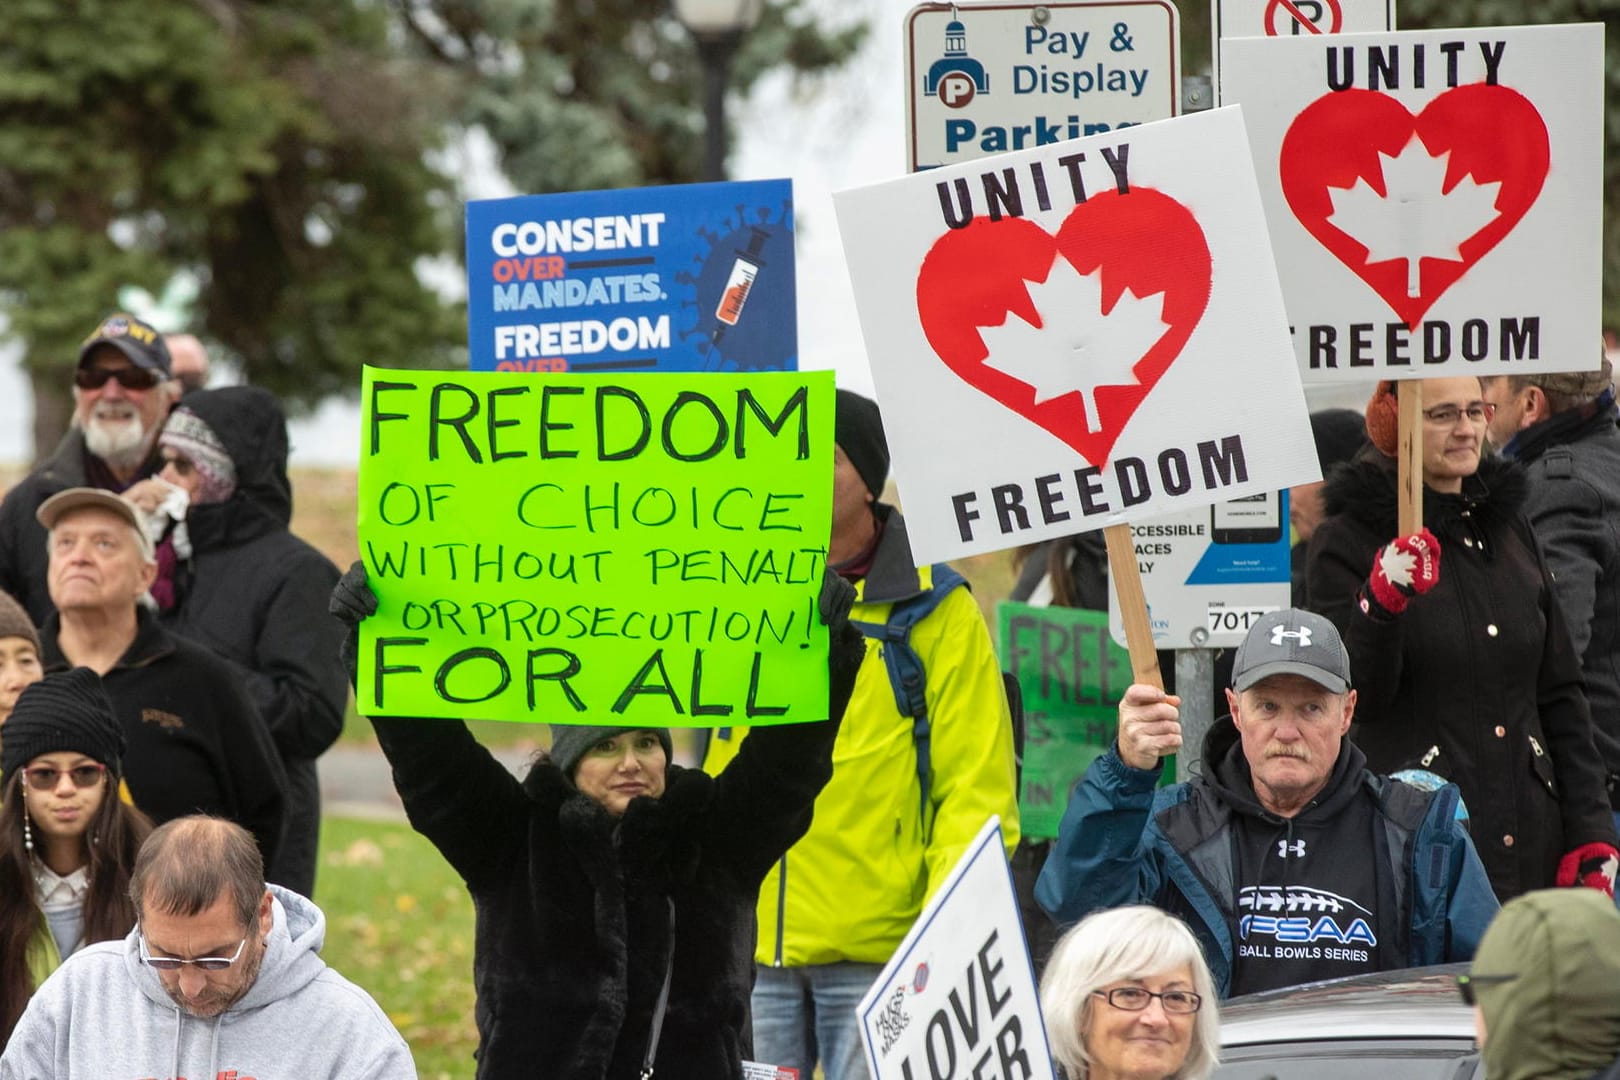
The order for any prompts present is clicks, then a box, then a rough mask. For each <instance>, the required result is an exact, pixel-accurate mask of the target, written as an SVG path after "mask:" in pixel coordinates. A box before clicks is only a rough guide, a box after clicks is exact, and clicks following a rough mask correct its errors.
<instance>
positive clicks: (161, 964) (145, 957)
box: [140, 934, 247, 971]
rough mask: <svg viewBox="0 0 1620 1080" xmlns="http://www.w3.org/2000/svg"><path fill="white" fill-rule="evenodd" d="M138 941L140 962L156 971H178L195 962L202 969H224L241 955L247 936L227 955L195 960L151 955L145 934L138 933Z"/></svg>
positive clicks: (201, 957)
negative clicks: (139, 943)
mask: <svg viewBox="0 0 1620 1080" xmlns="http://www.w3.org/2000/svg"><path fill="white" fill-rule="evenodd" d="M140 942H141V963H143V964H145V965H146V966H147V967H150V968H155V969H156V970H158V971H179V970H180V969H181V968H183V967H185V966H186V965H187V964H195V965H197V967H198V968H199V969H201V970H203V971H224V970H225V969H226V968H228V967H230V966H231V965H232V964H234V963H236V960H237V957H239V956H241V955H242V950H243V948H245V947H246V946H247V938H245V937H244V938H243V939H242V940H241V941H239V942H237V945H236V951H235V952H233V953H231V955H229V956H199V957H197V959H195V960H182V959H180V958H179V957H178V956H153V955H152V954H151V953H150V952H148V951H147V948H146V935H145V934H141V935H140Z"/></svg>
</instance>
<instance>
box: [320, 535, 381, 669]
mask: <svg viewBox="0 0 1620 1080" xmlns="http://www.w3.org/2000/svg"><path fill="white" fill-rule="evenodd" d="M326 610H327V611H328V612H330V613H331V614H332V615H333V616H334V617H336V618H337V619H338V620H339V621H340V622H342V623H343V624H344V625H345V626H347V627H348V628H349V632H348V634H347V635H345V636H344V638H343V644H342V645H339V646H338V659H339V660H341V661H342V662H343V666H344V668H345V670H347V671H348V673H349V685H350V686H351V687H353V686H354V685H355V683H356V675H357V673H358V671H359V667H360V620H361V619H364V618H367V617H369V616H372V615H375V614H376V613H377V594H376V593H374V592H372V591H371V586H370V585H367V584H366V564H365V563H363V562H361V561H360V560H359V559H356V560H355V561H354V565H353V566H350V567H349V568H348V569H347V570H345V571H344V572H343V576H342V577H340V578H338V583H337V584H336V585H334V586H332V598H331V599H330V600H328V601H327V602H326Z"/></svg>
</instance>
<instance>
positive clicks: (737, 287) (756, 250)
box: [709, 226, 770, 345]
mask: <svg viewBox="0 0 1620 1080" xmlns="http://www.w3.org/2000/svg"><path fill="white" fill-rule="evenodd" d="M748 231H749V232H750V233H751V234H752V235H750V236H749V238H748V250H746V251H738V252H737V261H736V262H734V263H732V264H731V275H730V276H729V277H727V278H726V287H725V288H724V289H723V290H722V291H721V293H720V305H719V306H718V307H716V308H715V309H714V317H715V318H716V319H718V320H719V323H720V325H718V326H716V327H715V328H714V333H712V334H710V335H709V340H710V341H713V342H714V343H715V344H716V345H718V344H719V343H720V339H721V338H723V337H725V336H726V329H727V328H728V327H732V326H736V325H737V320H739V319H741V318H742V312H743V305H744V304H746V303H747V302H748V294H749V292H750V291H752V290H753V288H754V281H755V280H756V279H758V277H759V272H760V271H761V270H763V269H764V268H765V260H764V259H763V258H761V256H760V252H761V251H763V250H764V248H765V241H766V240H769V239H770V234H769V233H767V232H765V230H764V229H761V228H759V227H758V226H752V227H750V228H749V230H748Z"/></svg>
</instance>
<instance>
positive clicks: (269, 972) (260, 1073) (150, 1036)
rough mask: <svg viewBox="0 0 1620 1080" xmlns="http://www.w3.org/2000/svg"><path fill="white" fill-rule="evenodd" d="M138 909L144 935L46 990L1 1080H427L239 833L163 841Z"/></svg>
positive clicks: (193, 822) (153, 839)
mask: <svg viewBox="0 0 1620 1080" xmlns="http://www.w3.org/2000/svg"><path fill="white" fill-rule="evenodd" d="M129 894H130V899H131V900H132V901H134V904H135V915H136V919H137V920H138V921H137V923H136V925H135V928H134V929H133V930H131V931H130V932H129V934H128V936H126V937H125V938H124V939H123V940H121V941H104V942H102V943H100V944H99V945H91V946H89V947H87V948H84V949H80V950H79V951H78V952H77V953H75V954H73V956H72V957H70V958H69V960H68V962H67V963H64V964H63V965H62V966H61V967H60V968H58V969H57V970H56V972H55V973H54V974H53V975H52V976H51V977H50V978H49V979H47V980H45V982H44V984H43V985H41V986H40V988H39V990H38V992H37V993H35V994H34V996H33V998H32V999H31V1000H30V1001H29V1003H28V1008H27V1010H26V1011H25V1012H24V1013H23V1015H22V1019H21V1020H20V1021H18V1023H17V1030H16V1032H15V1033H14V1034H13V1035H12V1037H11V1041H10V1042H9V1043H8V1044H7V1045H6V1048H5V1053H4V1055H3V1056H0V1080H36V1078H38V1077H47V1076H48V1077H54V1078H56V1080H80V1078H84V1080H90V1078H99V1077H136V1076H172V1077H186V1076H190V1077H196V1078H197V1080H203V1078H204V1077H216V1078H227V1077H239V1078H241V1080H247V1078H249V1077H263V1078H265V1080H268V1078H270V1077H298V1078H299V1080H340V1078H341V1080H404V1078H407V1077H409V1078H412V1080H414V1078H415V1076H416V1067H415V1065H414V1064H413V1063H412V1061H411V1053H410V1049H409V1048H408V1047H407V1046H406V1045H405V1040H404V1039H402V1038H400V1036H399V1032H397V1031H395V1030H394V1025H393V1024H392V1023H391V1022H390V1021H389V1019H388V1017H387V1016H386V1015H385V1014H384V1013H383V1011H382V1010H381V1009H380V1008H378V1007H377V1003H376V1002H374V1001H372V1000H371V998H370V996H369V995H367V994H366V992H365V991H364V990H362V989H360V987H358V986H356V985H354V984H353V983H352V982H350V981H349V980H347V979H345V978H344V977H343V976H341V975H339V974H338V973H337V972H336V971H333V970H332V969H331V968H330V967H327V965H326V961H325V960H322V959H321V956H320V949H321V945H322V944H323V943H324V941H325V939H326V917H325V916H324V915H323V914H322V913H321V909H320V908H318V907H316V906H315V905H314V903H313V902H311V901H309V900H306V899H304V898H303V897H302V896H299V895H298V894H297V893H295V892H291V891H289V890H287V889H283V888H281V887H280V886H279V885H266V884H265V882H264V863H263V862H262V861H261V860H260V858H259V849H258V847H257V845H255V844H254V842H253V837H252V836H250V835H249V834H248V833H247V832H246V831H245V830H243V829H242V828H241V827H239V826H237V825H233V824H231V823H230V822H228V821H222V820H220V819H218V818H210V817H203V816H193V817H183V818H177V819H175V820H174V821H171V822H169V823H168V824H166V825H164V826H162V827H161V828H159V829H157V830H156V831H155V832H153V833H152V835H151V836H150V837H148V838H147V840H146V843H145V844H143V845H142V846H141V853H140V855H139V856H137V858H136V860H135V869H134V872H133V873H132V874H131V876H130V881H129Z"/></svg>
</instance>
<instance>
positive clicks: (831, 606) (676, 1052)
mask: <svg viewBox="0 0 1620 1080" xmlns="http://www.w3.org/2000/svg"><path fill="white" fill-rule="evenodd" d="M854 598H855V593H854V589H853V587H852V586H850V585H849V583H848V582H846V581H844V580H843V579H842V578H840V577H838V575H836V574H833V573H831V572H828V573H826V574H824V575H823V578H822V586H821V597H820V603H819V607H820V612H821V619H822V622H823V623H825V624H826V626H827V627H828V630H829V637H830V643H831V654H830V656H829V659H828V675H829V679H830V683H831V685H830V692H829V697H828V708H829V712H830V713H831V716H830V718H829V719H828V720H825V721H821V722H818V723H808V724H787V725H782V726H776V727H768V728H762V729H760V730H759V731H758V732H756V733H755V734H754V735H753V737H751V738H749V739H748V740H747V742H746V745H745V746H744V748H743V749H742V750H741V751H740V752H739V754H738V756H737V757H736V759H735V760H733V761H732V763H731V764H730V765H729V766H728V767H727V768H726V769H725V770H724V771H723V772H721V773H720V775H718V776H715V777H710V776H708V775H707V774H705V773H703V772H700V771H698V770H696V769H685V768H682V767H681V766H679V765H674V764H671V762H670V760H669V756H670V741H669V732H668V730H667V729H664V728H656V729H650V728H624V727H584V726H573V725H553V727H552V732H553V741H552V749H551V753H550V755H549V757H547V756H542V757H540V758H539V759H538V760H536V762H535V763H534V764H533V766H532V767H531V768H530V769H529V772H528V775H526V776H525V777H524V778H523V779H522V780H521V781H519V780H517V779H515V778H514V777H513V776H512V775H511V774H510V773H508V772H507V770H506V769H505V767H504V766H502V765H501V764H500V763H499V762H498V761H496V760H495V759H494V758H493V757H492V756H491V755H490V754H489V752H488V751H487V750H485V749H484V748H483V747H482V746H480V745H479V744H478V743H477V741H476V740H474V739H473V737H472V735H471V734H470V733H469V732H468V731H467V728H466V726H465V725H464V724H462V723H460V722H456V721H442V720H409V719H399V718H391V717H380V716H379V717H373V718H372V724H373V726H375V728H376V729H377V738H378V741H379V742H380V743H381V744H382V748H383V752H384V753H386V754H387V755H388V759H389V761H390V762H391V763H392V765H393V768H394V785H395V787H397V788H398V789H399V793H400V797H401V798H402V799H403V800H404V803H405V809H406V812H407V813H408V815H409V817H410V820H411V824H412V825H413V826H414V827H415V828H416V829H417V831H418V832H420V833H422V834H423V835H424V836H426V837H427V838H428V839H429V840H431V841H433V843H434V845H435V846H436V847H438V849H439V851H440V852H441V853H442V854H443V855H444V857H445V858H446V859H447V860H448V861H449V862H450V864H451V865H452V866H454V867H455V869H456V871H457V872H458V873H459V874H460V875H461V877H462V879H463V880H464V881H466V883H467V888H468V891H469V892H470V893H471V894H472V897H473V902H474V906H475V908H476V910H477V941H476V944H475V947H474V952H473V981H474V983H475V986H476V990H477V994H478V1003H477V1009H476V1014H477V1015H476V1020H477V1024H478V1038H479V1049H478V1055H477V1056H478V1070H477V1076H478V1077H479V1078H481V1080H482V1078H490V1077H507V1076H545V1077H549V1078H554V1080H570V1078H575V1077H578V1078H584V1077H591V1078H604V1080H617V1078H625V1080H630V1078H634V1077H638V1076H644V1075H654V1074H656V1075H657V1077H658V1078H659V1080H669V1078H681V1077H691V1078H692V1080H717V1078H718V1080H727V1078H729V1080H741V1077H742V1063H743V1061H744V1059H745V1058H747V1057H748V1056H749V1054H750V1050H751V1043H752V1038H751V1035H750V1033H749V1030H748V999H749V991H750V988H751V986H752V982H753V972H754V964H753V945H754V941H753V938H754V906H755V903H756V901H757V898H758V893H759V883H760V881H761V880H762V879H763V878H764V876H765V874H766V872H767V871H768V870H769V869H770V868H771V866H772V865H773V864H775V863H776V861H777V860H778V859H780V858H781V857H782V856H783V855H784V854H785V853H786V851H787V849H788V848H789V847H791V846H792V844H793V843H794V841H796V840H798V839H799V837H800V836H802V835H803V834H804V832H805V830H806V829H807V828H808V827H809V825H810V815H811V808H812V805H813V804H814V802H815V798H816V795H817V793H819V792H820V791H821V789H822V787H823V786H824V785H825V784H826V782H827V780H828V778H829V777H830V776H831V775H832V746H833V740H834V739H835V738H836V736H837V734H838V725H839V722H840V721H841V720H842V718H843V714H844V707H845V705H847V704H848V702H849V697H850V693H851V691H852V690H853V689H854V686H855V676H856V672H857V671H858V670H859V668H860V665H861V660H862V658H863V657H864V655H865V645H864V642H863V639H862V638H861V635H860V633H859V632H858V631H856V630H855V629H854V628H852V627H851V626H850V625H849V610H850V605H851V603H852V602H853V601H854ZM331 608H332V612H333V614H335V615H337V616H338V617H339V618H340V619H343V620H344V621H346V622H348V623H349V624H350V625H351V627H352V628H354V632H353V633H351V635H350V639H349V643H348V651H349V655H350V657H351V671H352V657H353V650H354V646H355V641H356V638H357V636H358V625H359V621H360V620H361V619H363V618H365V617H367V616H369V615H371V614H372V613H374V612H375V611H376V608H377V598H376V596H375V595H374V594H373V593H372V591H371V589H370V588H369V587H368V586H367V584H366V574H365V567H364V566H363V565H362V564H360V563H355V564H354V566H353V567H351V568H350V569H349V572H348V573H346V574H345V575H344V576H343V579H342V580H341V581H340V582H339V583H338V586H337V588H336V589H335V590H334V591H333V593H332V604H331Z"/></svg>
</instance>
